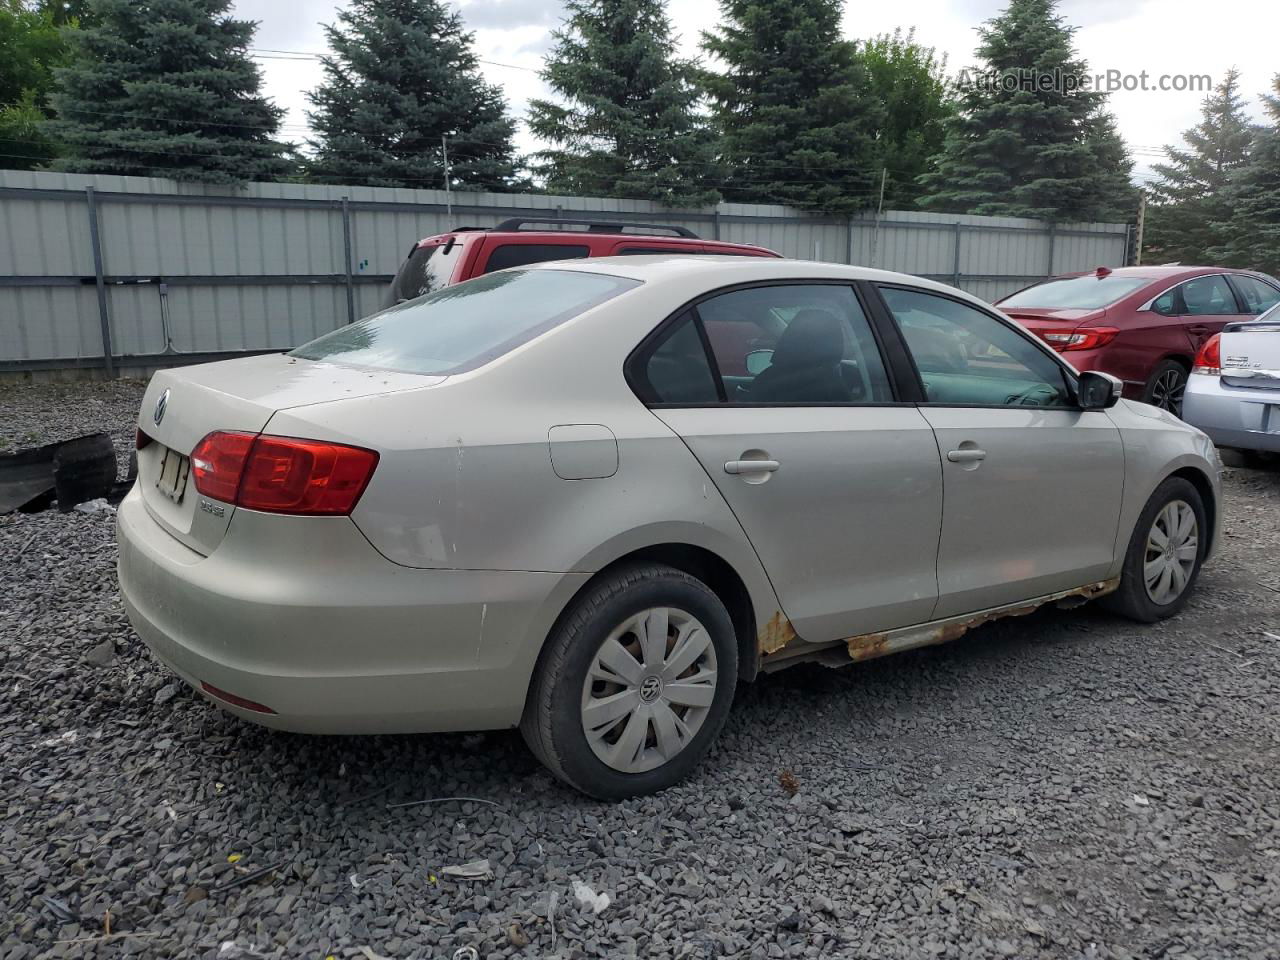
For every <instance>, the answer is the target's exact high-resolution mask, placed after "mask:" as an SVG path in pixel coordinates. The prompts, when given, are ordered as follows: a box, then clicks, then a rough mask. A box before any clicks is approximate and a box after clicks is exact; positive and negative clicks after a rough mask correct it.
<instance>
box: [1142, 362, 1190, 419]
mask: <svg viewBox="0 0 1280 960" xmlns="http://www.w3.org/2000/svg"><path fill="white" fill-rule="evenodd" d="M1189 373H1190V371H1188V370H1187V368H1186V366H1185V365H1183V364H1181V363H1179V362H1178V361H1177V360H1165V361H1163V362H1162V363H1161V364H1160V365H1159V366H1158V367H1156V369H1155V371H1154V372H1153V373H1152V374H1151V378H1150V379H1149V380H1148V381H1147V385H1146V387H1144V388H1143V391H1142V402H1143V403H1149V404H1151V405H1152V406H1153V407H1160V408H1161V409H1162V410H1168V411H1169V412H1170V413H1172V414H1173V415H1174V416H1175V417H1181V416H1182V394H1183V391H1185V390H1186V389H1187V377H1188V376H1189Z"/></svg>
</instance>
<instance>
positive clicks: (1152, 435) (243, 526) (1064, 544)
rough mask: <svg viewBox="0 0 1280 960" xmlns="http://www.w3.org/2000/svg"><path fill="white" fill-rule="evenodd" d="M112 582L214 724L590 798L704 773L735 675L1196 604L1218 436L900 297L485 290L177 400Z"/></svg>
mask: <svg viewBox="0 0 1280 960" xmlns="http://www.w3.org/2000/svg"><path fill="white" fill-rule="evenodd" d="M138 427H139V430H138V447H139V449H138V470H139V478H138V482H137V485H136V486H135V488H134V489H133V491H132V492H131V493H130V494H129V496H128V497H127V498H126V499H125V501H124V502H123V504H122V505H121V508H120V511H119V514H118V516H119V520H118V523H119V539H120V586H121V591H122V593H123V596H124V601H125V605H126V608H127V610H128V613H129V616H130V619H131V620H132V622H133V624H134V626H135V627H136V629H137V631H138V633H139V634H140V635H141V636H142V637H143V639H144V640H145V641H146V642H147V643H148V644H149V645H150V647H151V649H152V650H153V651H154V652H155V654H156V655H157V656H158V657H159V658H160V659H161V660H163V661H164V662H165V663H166V664H168V665H169V667H170V668H171V669H172V670H173V671H174V672H175V673H177V674H178V675H179V676H181V677H182V678H183V679H185V680H186V681H187V682H188V683H189V684H190V685H191V686H192V687H193V688H195V689H196V690H197V691H199V692H200V693H202V694H203V695H204V696H205V697H207V698H208V699H210V700H211V701H212V702H214V703H216V704H218V705H219V706H221V707H223V708H224V709H226V710H229V711H231V712H232V713H234V714H236V715H238V716H240V717H243V718H245V719H248V720H252V721H255V722H258V723H261V724H265V725H267V726H272V727H279V728H283V729H288V730H297V731H305V732H316V733H369V732H379V731H400V732H406V731H448V730H476V729H486V728H504V727H507V728H509V727H515V726H519V727H520V728H521V730H522V731H523V733H524V736H525V738H526V740H527V742H528V743H529V745H530V747H531V748H532V749H533V751H534V753H536V754H537V755H538V757H539V758H540V759H541V760H542V761H543V762H544V763H545V764H546V765H547V766H548V767H549V768H550V769H551V770H552V771H553V772H554V773H555V774H556V775H557V776H558V777H560V778H562V779H563V780H565V781H567V782H568V783H570V784H572V785H574V786H575V787H578V788H579V789H581V790H583V791H585V792H587V793H590V794H593V795H595V796H597V797H603V798H618V797H624V796H630V795H635V794H641V793H646V792H650V791H654V790H659V789H662V788H664V787H666V786H668V785H669V784H671V783H674V782H675V781H677V780H678V779H680V778H681V777H683V776H685V775H686V774H688V773H689V771H690V770H692V769H693V767H694V766H695V765H696V764H697V762H698V761H699V760H700V759H701V757H702V756H703V755H704V754H705V753H706V752H707V750H708V748H709V747H710V746H711V743H712V742H713V740H714V739H715V737H716V735H717V733H718V731H719V730H720V727H721V725H722V724H723V723H724V722H725V719H726V716H727V715H728V712H729V707H730V703H731V702H732V700H733V696H734V691H735V689H736V687H737V684H738V682H739V681H750V680H753V679H755V678H756V677H757V676H758V675H760V674H761V673H768V672H771V671H774V670H777V669H780V668H782V667H786V666H790V665H791V664H795V663H800V662H803V661H819V662H821V663H824V664H828V665H830V666H843V665H847V664H852V663H856V662H858V661H862V660H866V659H868V658H871V657H876V656H880V655H883V654H886V653H891V652H893V651H897V650H903V649H907V648H910V647H918V646H922V645H926V644H934V643H941V642H944V641H947V640H950V639H953V638H955V637H957V636H959V635H960V634H962V633H964V632H965V630H967V629H968V628H969V627H971V626H973V625H975V624H978V623H982V622H983V621H986V620H991V619H993V618H996V617H1001V616H1010V615H1017V614H1022V613H1026V612H1028V611H1030V610H1032V609H1034V608H1035V607H1037V606H1040V605H1042V604H1046V603H1052V602H1060V603H1063V604H1068V605H1069V604H1075V603H1079V602H1083V601H1085V600H1088V599H1092V598H1099V597H1105V598H1106V600H1107V602H1109V603H1110V604H1111V605H1112V606H1113V607H1114V608H1115V609H1116V610H1118V611H1121V612H1123V613H1125V614H1127V615H1129V616H1131V617H1135V618H1137V619H1139V620H1145V621H1153V620H1157V619H1160V618H1162V617H1167V616H1169V615H1171V614H1173V613H1175V612H1176V611H1177V610H1178V609H1179V608H1180V607H1181V606H1182V604H1183V602H1184V601H1185V600H1186V597H1187V594H1188V592H1189V591H1190V590H1191V588H1192V585H1193V584H1194V583H1195V580H1196V574H1197V571H1198V570H1199V567H1200V564H1201V563H1202V562H1203V560H1204V559H1205V558H1206V557H1208V556H1209V555H1210V553H1211V552H1212V548H1213V544H1214V540H1215V537H1216V536H1217V530H1218V528H1219V525H1220V523H1219V515H1218V514H1219V489H1220V488H1219V479H1218V471H1217V466H1216V458H1215V457H1214V453H1213V448H1212V446H1211V444H1210V442H1209V440H1208V438H1207V437H1206V436H1205V435H1204V434H1202V433H1200V432H1199V431H1198V430H1195V429H1193V428H1191V427H1188V426H1186V425H1185V424H1183V423H1181V422H1180V421H1178V420H1177V419H1175V418H1174V417H1172V416H1171V415H1169V414H1168V413H1165V412H1164V411H1161V410H1158V409H1156V408H1154V407H1149V406H1144V405H1142V404H1138V403H1131V402H1128V401H1125V400H1121V399H1119V383H1118V381H1116V380H1115V379H1114V378H1111V377H1108V376H1106V375H1105V374H1097V373H1087V374H1077V373H1076V372H1075V371H1074V370H1073V369H1072V368H1071V367H1070V366H1068V365H1067V364H1066V363H1064V362H1063V360H1062V359H1061V358H1060V357H1058V356H1057V355H1055V354H1054V352H1053V351H1052V350H1050V349H1049V348H1048V347H1047V346H1046V345H1045V344H1044V343H1042V342H1040V341H1038V340H1037V339H1036V338H1034V337H1032V336H1030V335H1029V334H1028V333H1027V332H1026V331H1025V330H1023V329H1022V328H1020V327H1018V326H1017V325H1016V324H1014V323H1013V322H1011V321H1009V320H1008V319H1007V318H1005V317H1003V316H1002V315H1001V314H999V313H998V312H996V311H995V310H993V309H992V308H990V307H989V306H986V305H985V304H983V303H982V302H981V301H979V300H976V299H974V298H973V297H970V296H967V295H965V294H963V293H960V292H958V291H956V290H954V289H952V288H950V287H945V286H942V285H940V284H936V283H931V282H929V281H925V280H920V279H917V278H913V277H907V276H902V275H899V274H892V273H884V272H879V271H873V270H864V269H858V268H853V267H844V266H838V265H834V264H823V263H805V262H798V261H788V260H761V259H744V258H727V257H726V258H717V257H697V258H659V257H625V258H605V259H598V260H591V261H576V262H574V263H572V264H564V263H553V264H546V265H541V266H535V267H529V268H522V269H513V270H507V271H502V272H499V273H493V274H489V275H486V276H483V277H479V278H477V279H475V280H471V281H469V282H467V283H464V284H460V285H458V286H455V287H450V288H447V289H444V290H440V291H437V292H435V293H431V294H428V295H426V296H424V297H420V298H418V299H416V300H412V301H409V302H407V303H404V304H401V305H399V306H397V307H393V308H392V309H389V310H386V311H384V312H382V313H380V314H377V315H375V316H373V317H370V318H368V319H366V320H363V321H361V322H359V323H356V324H353V325H351V326H347V327H343V328H341V329H338V330H336V331H334V332H333V333H330V334H328V335H327V336H324V337H321V338H320V339H318V340H315V341H312V342H311V343H308V344H306V345H305V346H302V347H299V348H298V349H296V350H294V351H293V352H292V353H289V354H284V355H280V354H277V355H270V356H260V357H254V358H249V359H239V360H232V361H226V362H222V363H212V364H206V365H200V366H193V367H188V368H185V369H182V370H171V371H165V372H162V373H158V374H156V376H155V377H154V378H153V380H152V382H151V384H150V386H149V387H148V389H147V392H146V397H145V399H144V401H143V406H142V411H141V415H140V418H139V423H138Z"/></svg>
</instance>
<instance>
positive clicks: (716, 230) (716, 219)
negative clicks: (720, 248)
mask: <svg viewBox="0 0 1280 960" xmlns="http://www.w3.org/2000/svg"><path fill="white" fill-rule="evenodd" d="M711 239H713V240H719V239H720V208H719V207H718V206H717V207H716V209H715V211H714V212H713V213H712V214H711Z"/></svg>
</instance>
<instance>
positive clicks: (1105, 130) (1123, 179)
mask: <svg viewBox="0 0 1280 960" xmlns="http://www.w3.org/2000/svg"><path fill="white" fill-rule="evenodd" d="M1084 142H1085V145H1086V146H1087V147H1088V148H1089V152H1090V154H1091V155H1092V158H1093V159H1092V161H1091V162H1092V169H1093V171H1094V175H1093V177H1092V178H1091V179H1090V180H1088V181H1087V182H1086V184H1085V189H1084V191H1083V196H1082V198H1081V200H1080V206H1079V207H1078V208H1077V210H1076V211H1075V214H1074V216H1073V217H1072V219H1076V220H1084V221H1093V222H1101V223H1129V222H1131V221H1134V220H1136V219H1137V211H1138V206H1139V203H1140V202H1141V192H1140V191H1139V190H1138V188H1137V187H1136V186H1134V184H1133V158H1132V157H1130V156H1129V148H1128V147H1126V146H1125V145H1124V140H1123V139H1122V138H1121V136H1120V131H1119V129H1117V127H1116V118H1115V117H1114V116H1113V115H1111V114H1110V113H1108V112H1106V111H1105V110H1098V111H1097V112H1096V113H1094V114H1093V115H1092V116H1091V117H1089V119H1088V120H1087V121H1086V123H1085V133H1084Z"/></svg>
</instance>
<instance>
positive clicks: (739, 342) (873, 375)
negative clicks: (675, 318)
mask: <svg viewBox="0 0 1280 960" xmlns="http://www.w3.org/2000/svg"><path fill="white" fill-rule="evenodd" d="M697 312H698V318H699V320H700V321H701V322H702V325H703V329H704V330H705V331H706V335H707V341H708V343H709V344H710V345H711V351H712V353H713V355H714V356H715V361H716V367H717V369H718V370H719V371H720V376H721V380H722V382H723V385H724V391H725V398H726V400H727V401H728V402H729V403H749V404H774V403H778V404H823V403H889V402H891V401H892V400H893V394H892V391H891V390H890V387H889V378H888V376H887V375H886V373H885V368H884V362H883V360H882V359H881V357H880V350H879V347H878V346H877V344H876V340H875V336H874V335H873V334H872V332H871V325H870V324H869V323H868V321H867V317H866V315H865V314H864V313H863V312H862V307H861V306H860V305H859V303H858V298H857V297H856V296H855V295H854V292H853V289H852V288H850V287H847V286H841V285H835V284H779V285H776V286H762V287H749V288H747V289H745V290H735V291H732V292H730V293H723V294H720V295H719V296H716V297H711V298H710V299H708V300H704V301H702V302H701V303H699V304H698V306H697Z"/></svg>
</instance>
